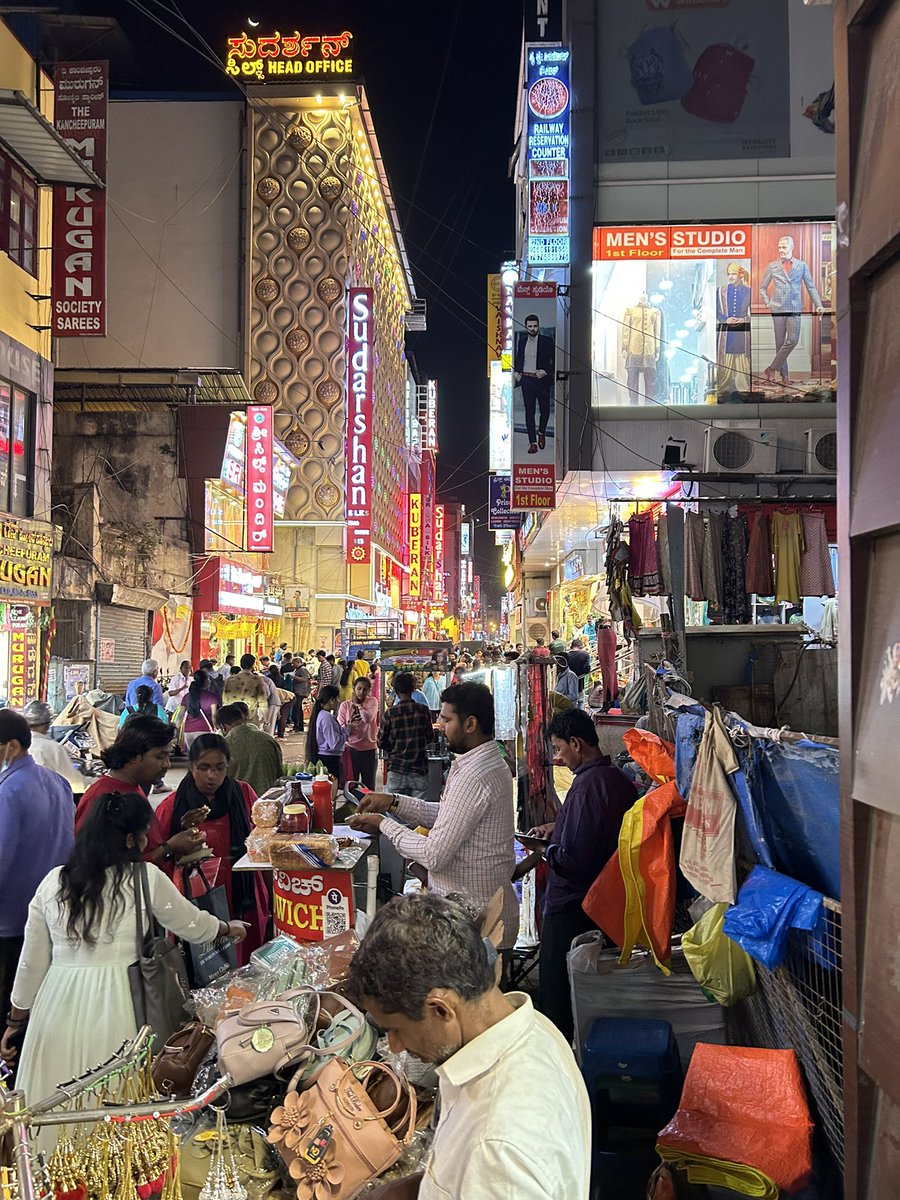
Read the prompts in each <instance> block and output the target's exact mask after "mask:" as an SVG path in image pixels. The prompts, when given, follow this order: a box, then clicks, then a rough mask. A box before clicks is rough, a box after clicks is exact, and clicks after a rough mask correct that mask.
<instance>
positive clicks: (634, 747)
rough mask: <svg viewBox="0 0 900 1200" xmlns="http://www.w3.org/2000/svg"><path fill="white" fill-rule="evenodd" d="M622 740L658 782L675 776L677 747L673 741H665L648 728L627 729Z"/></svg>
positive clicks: (629, 751)
mask: <svg viewBox="0 0 900 1200" xmlns="http://www.w3.org/2000/svg"><path fill="white" fill-rule="evenodd" d="M622 740H623V741H624V743H625V749H626V750H627V751H628V753H629V754H630V755H631V757H632V758H633V759H634V761H635V762H636V763H637V765H638V766H639V767H640V768H641V769H642V770H643V771H646V773H647V774H648V775H649V776H650V778H651V779H653V780H655V782H656V783H668V782H669V780H671V779H674V778H675V747H674V746H673V745H672V743H671V742H664V741H663V739H662V738H661V737H657V736H656V734H655V733H650V731H649V730H647V729H627V730H626V731H625V733H624V734H623V735H622Z"/></svg>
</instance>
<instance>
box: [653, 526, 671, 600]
mask: <svg viewBox="0 0 900 1200" xmlns="http://www.w3.org/2000/svg"><path fill="white" fill-rule="evenodd" d="M656 558H657V561H658V563H659V589H660V594H661V595H663V596H671V595H672V564H671V561H670V559H669V518H668V516H667V515H666V514H663V515H662V516H661V517H660V518H659V520H658V521H657V522H656Z"/></svg>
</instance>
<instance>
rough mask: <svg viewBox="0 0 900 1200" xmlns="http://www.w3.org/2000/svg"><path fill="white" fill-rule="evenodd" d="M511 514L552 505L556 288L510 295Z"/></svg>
mask: <svg viewBox="0 0 900 1200" xmlns="http://www.w3.org/2000/svg"><path fill="white" fill-rule="evenodd" d="M513 329H514V333H513V376H512V377H513V393H512V427H513V439H512V442H513V447H512V451H513V452H512V497H511V503H510V509H511V511H512V512H529V511H531V510H534V509H548V508H554V507H555V506H556V444H555V429H556V424H555V416H556V413H555V405H556V284H555V283H539V282H535V281H529V282H524V283H517V284H516V285H515V291H514V295H513Z"/></svg>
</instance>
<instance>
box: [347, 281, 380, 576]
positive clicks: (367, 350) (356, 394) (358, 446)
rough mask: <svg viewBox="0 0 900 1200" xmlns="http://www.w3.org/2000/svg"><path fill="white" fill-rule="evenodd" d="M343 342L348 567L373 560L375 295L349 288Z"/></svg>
mask: <svg viewBox="0 0 900 1200" xmlns="http://www.w3.org/2000/svg"><path fill="white" fill-rule="evenodd" d="M348 308H349V312H350V327H349V330H348V341H347V362H348V364H349V374H350V378H349V387H348V389H347V394H348V401H347V425H348V428H347V498H346V509H345V516H346V519H347V562H349V563H369V562H371V561H372V479H373V472H372V419H373V411H372V410H373V404H374V395H375V390H374V379H375V363H374V344H375V292H374V290H373V289H372V288H365V287H359V288H356V287H354V288H350V303H349V305H348Z"/></svg>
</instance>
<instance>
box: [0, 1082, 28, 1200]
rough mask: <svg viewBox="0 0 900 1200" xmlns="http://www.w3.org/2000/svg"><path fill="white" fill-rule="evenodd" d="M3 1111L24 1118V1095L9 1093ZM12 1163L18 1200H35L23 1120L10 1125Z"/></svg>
mask: <svg viewBox="0 0 900 1200" xmlns="http://www.w3.org/2000/svg"><path fill="white" fill-rule="evenodd" d="M3 1111H4V1112H9V1113H10V1114H11V1115H13V1116H15V1115H16V1114H18V1113H22V1115H23V1117H24V1116H25V1093H24V1092H20V1091H14V1092H9V1093H8V1095H7V1096H6V1099H5V1101H4V1104H3ZM12 1143H13V1163H14V1165H15V1168H16V1178H17V1183H18V1196H19V1200H35V1194H34V1176H33V1175H32V1173H31V1154H30V1152H29V1149H28V1126H27V1125H26V1123H25V1120H24V1119H23V1120H15V1121H13V1123H12Z"/></svg>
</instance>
